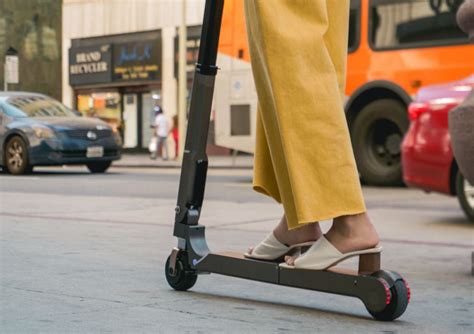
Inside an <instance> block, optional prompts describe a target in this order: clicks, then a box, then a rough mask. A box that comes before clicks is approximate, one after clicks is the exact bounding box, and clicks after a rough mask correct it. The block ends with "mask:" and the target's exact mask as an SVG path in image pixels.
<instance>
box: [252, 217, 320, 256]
mask: <svg viewBox="0 0 474 334" xmlns="http://www.w3.org/2000/svg"><path fill="white" fill-rule="evenodd" d="M273 235H274V236H275V238H276V239H277V240H278V241H279V242H281V243H282V244H284V245H287V246H292V245H296V244H300V243H304V242H308V241H316V240H318V239H319V238H320V237H321V236H322V235H323V233H322V232H321V228H320V227H319V223H318V222H316V223H313V224H306V225H303V226H302V227H300V228H297V229H293V230H288V224H287V222H286V217H285V216H284V215H283V217H282V218H281V220H280V222H279V223H278V225H277V226H276V227H275V228H274V229H273ZM252 251H253V247H250V248H249V250H248V253H249V254H252Z"/></svg>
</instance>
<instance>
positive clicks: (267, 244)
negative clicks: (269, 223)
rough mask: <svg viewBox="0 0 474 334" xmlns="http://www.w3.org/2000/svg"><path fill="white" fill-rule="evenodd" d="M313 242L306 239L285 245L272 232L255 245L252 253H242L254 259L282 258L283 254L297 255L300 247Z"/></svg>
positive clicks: (270, 259)
mask: <svg viewBox="0 0 474 334" xmlns="http://www.w3.org/2000/svg"><path fill="white" fill-rule="evenodd" d="M313 243H314V241H308V242H303V243H300V244H295V245H291V246H287V245H285V244H282V243H281V242H280V241H278V239H277V238H276V237H275V235H274V234H273V233H270V234H269V235H268V236H267V237H266V238H265V239H264V240H263V241H262V242H261V243H259V244H258V245H257V246H255V248H254V249H253V250H252V253H249V252H246V253H244V256H245V257H246V258H249V259H256V260H266V261H277V260H280V259H281V260H283V258H284V256H285V255H289V254H293V255H297V254H298V252H300V250H301V247H310V246H311V245H312V244H313ZM295 253H296V254H295Z"/></svg>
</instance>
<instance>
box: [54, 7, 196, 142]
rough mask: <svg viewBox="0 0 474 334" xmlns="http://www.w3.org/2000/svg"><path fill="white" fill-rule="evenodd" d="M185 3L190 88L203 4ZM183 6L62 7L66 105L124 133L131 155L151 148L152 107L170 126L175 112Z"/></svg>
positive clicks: (63, 97) (63, 72)
mask: <svg viewBox="0 0 474 334" xmlns="http://www.w3.org/2000/svg"><path fill="white" fill-rule="evenodd" d="M186 3H187V17H186V22H187V26H188V57H187V58H188V63H189V65H190V66H189V70H190V75H189V76H188V78H189V80H188V85H189V86H190V85H191V81H192V69H193V66H192V65H193V63H194V61H195V56H196V54H197V48H198V46H199V42H198V40H199V33H200V25H201V20H202V15H203V11H204V4H205V1H204V0H187V1H186ZM181 6H182V2H181V1H178V0H140V1H123V0H108V1H103V0H63V11H62V13H63V16H62V20H63V34H62V36H63V39H62V40H63V44H62V69H63V70H62V101H63V103H65V104H66V105H68V106H70V107H74V108H76V109H77V110H79V111H80V112H81V113H82V114H84V115H87V116H96V117H100V118H102V119H104V120H105V121H107V122H108V123H109V124H111V125H112V126H114V127H117V128H118V129H120V131H121V132H122V135H123V141H124V148H126V149H130V150H144V149H146V148H147V147H148V144H149V140H150V136H151V131H152V129H151V128H150V125H151V122H152V121H153V117H154V112H153V107H154V106H156V105H159V106H161V107H162V109H163V110H164V113H165V115H166V116H167V117H168V118H169V119H172V118H173V116H174V115H176V113H177V110H178V104H177V102H178V96H177V91H178V90H177V78H176V76H177V59H178V58H177V51H178V50H177V29H178V26H179V24H180V22H181V8H182V7H181ZM173 147H174V146H173V145H171V143H170V149H172V148H173Z"/></svg>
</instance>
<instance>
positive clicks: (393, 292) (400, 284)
mask: <svg viewBox="0 0 474 334" xmlns="http://www.w3.org/2000/svg"><path fill="white" fill-rule="evenodd" d="M374 276H376V277H377V278H378V279H379V280H380V282H382V284H383V285H384V286H385V292H386V295H387V297H386V298H387V305H386V306H385V308H384V309H383V310H381V311H373V310H370V309H369V308H367V311H369V313H370V314H371V315H372V316H373V317H374V318H375V319H377V320H381V321H392V320H395V319H397V318H399V317H400V316H401V315H402V314H403V313H404V312H405V310H406V309H407V306H408V303H409V302H410V294H411V292H410V288H409V287H408V284H407V283H406V281H405V280H404V279H403V278H401V277H399V278H398V279H396V280H395V282H394V283H393V285H392V287H389V284H388V283H387V281H390V278H389V277H388V273H386V272H384V271H379V272H377V273H375V274H374Z"/></svg>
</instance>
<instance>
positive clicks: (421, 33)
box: [370, 0, 469, 49]
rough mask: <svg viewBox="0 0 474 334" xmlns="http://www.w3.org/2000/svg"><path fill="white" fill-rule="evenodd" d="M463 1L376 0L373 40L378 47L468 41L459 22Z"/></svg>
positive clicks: (373, 12) (371, 21)
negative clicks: (457, 18) (457, 20)
mask: <svg viewBox="0 0 474 334" xmlns="http://www.w3.org/2000/svg"><path fill="white" fill-rule="evenodd" d="M462 2H463V1H462V0H448V1H441V0H372V1H371V12H370V27H371V29H370V30H371V34H370V43H371V45H372V47H373V48H375V49H402V48H407V47H416V46H423V45H426V46H435V45H444V44H450V43H451V44H458V43H468V41H469V40H468V37H467V34H466V33H464V32H463V31H462V30H461V29H459V27H458V26H457V24H456V12H457V9H458V8H459V6H460V5H461V3H462Z"/></svg>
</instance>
